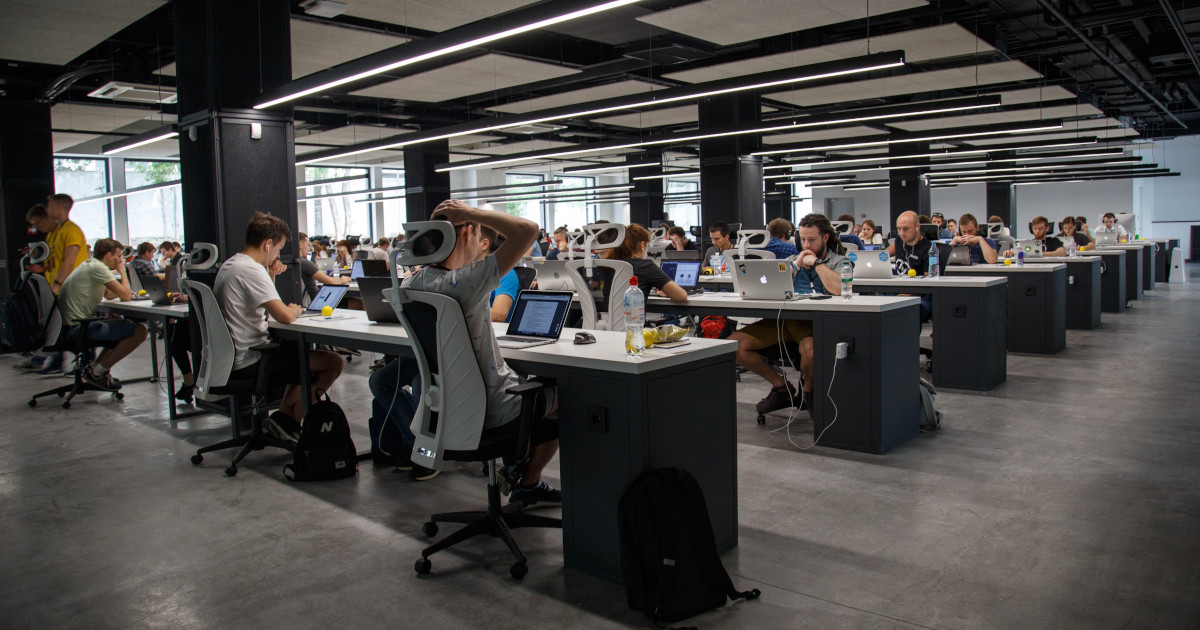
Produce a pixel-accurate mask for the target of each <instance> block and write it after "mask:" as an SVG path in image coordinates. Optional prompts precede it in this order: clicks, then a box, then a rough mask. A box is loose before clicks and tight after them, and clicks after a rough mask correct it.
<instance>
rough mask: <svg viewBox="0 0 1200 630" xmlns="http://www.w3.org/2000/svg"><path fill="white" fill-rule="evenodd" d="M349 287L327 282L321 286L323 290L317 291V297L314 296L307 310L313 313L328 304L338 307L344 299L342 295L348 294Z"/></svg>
mask: <svg viewBox="0 0 1200 630" xmlns="http://www.w3.org/2000/svg"><path fill="white" fill-rule="evenodd" d="M348 288H349V287H347V286H345V285H334V284H327V285H325V286H323V287H321V290H320V291H318V292H317V297H315V298H313V300H312V302H311V303H310V304H309V305H308V309H307V310H308V311H310V312H313V313H320V312H321V309H322V308H324V307H326V306H330V307H333V308H337V305H338V303H340V302H341V301H342V296H344V295H346V289H348Z"/></svg>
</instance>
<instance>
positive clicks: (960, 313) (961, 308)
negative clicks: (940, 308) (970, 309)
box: [950, 304, 967, 317]
mask: <svg viewBox="0 0 1200 630" xmlns="http://www.w3.org/2000/svg"><path fill="white" fill-rule="evenodd" d="M950 316H951V317H966V316H967V305H966V304H955V305H954V308H953V309H951V311H950Z"/></svg>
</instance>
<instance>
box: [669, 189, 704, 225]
mask: <svg viewBox="0 0 1200 630" xmlns="http://www.w3.org/2000/svg"><path fill="white" fill-rule="evenodd" d="M666 193H667V196H666V200H665V202H664V203H663V212H665V213H666V215H667V218H668V219H670V220H671V221H674V222H675V225H678V226H679V227H681V228H683V229H684V230H687V229H689V228H691V227H692V226H694V225H700V182H696V181H686V180H679V179H668V180H667V190H666ZM675 199H678V200H679V203H672V201H673V200H675Z"/></svg>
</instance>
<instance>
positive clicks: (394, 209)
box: [364, 168, 408, 237]
mask: <svg viewBox="0 0 1200 630" xmlns="http://www.w3.org/2000/svg"><path fill="white" fill-rule="evenodd" d="M381 174H382V175H383V184H382V186H380V187H381V188H392V187H394V186H403V185H404V170H403V169H398V168H385V169H381ZM402 194H404V191H403V190H388V191H384V192H383V193H381V194H380V196H382V197H395V196H397V195H402ZM364 205H368V206H375V205H376V204H364ZM382 205H383V225H382V226H381V229H380V234H379V236H380V237H384V236H388V237H391V236H396V235H397V234H400V233H401V232H403V231H404V222H405V221H407V220H408V206H407V205H406V204H405V203H404V199H390V200H388V201H385V202H383V204H382Z"/></svg>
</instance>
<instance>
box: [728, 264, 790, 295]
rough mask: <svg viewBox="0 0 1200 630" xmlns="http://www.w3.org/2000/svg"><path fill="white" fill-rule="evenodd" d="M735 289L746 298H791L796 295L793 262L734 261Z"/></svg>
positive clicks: (733, 276)
mask: <svg viewBox="0 0 1200 630" xmlns="http://www.w3.org/2000/svg"><path fill="white" fill-rule="evenodd" d="M731 275H732V278H733V291H734V292H735V293H737V294H738V295H740V296H742V299H744V300H790V299H792V298H793V296H795V294H796V290H795V283H794V282H793V281H792V264H791V263H790V262H788V261H786V260H754V259H743V260H738V261H734V263H733V273H732V274H731Z"/></svg>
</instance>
